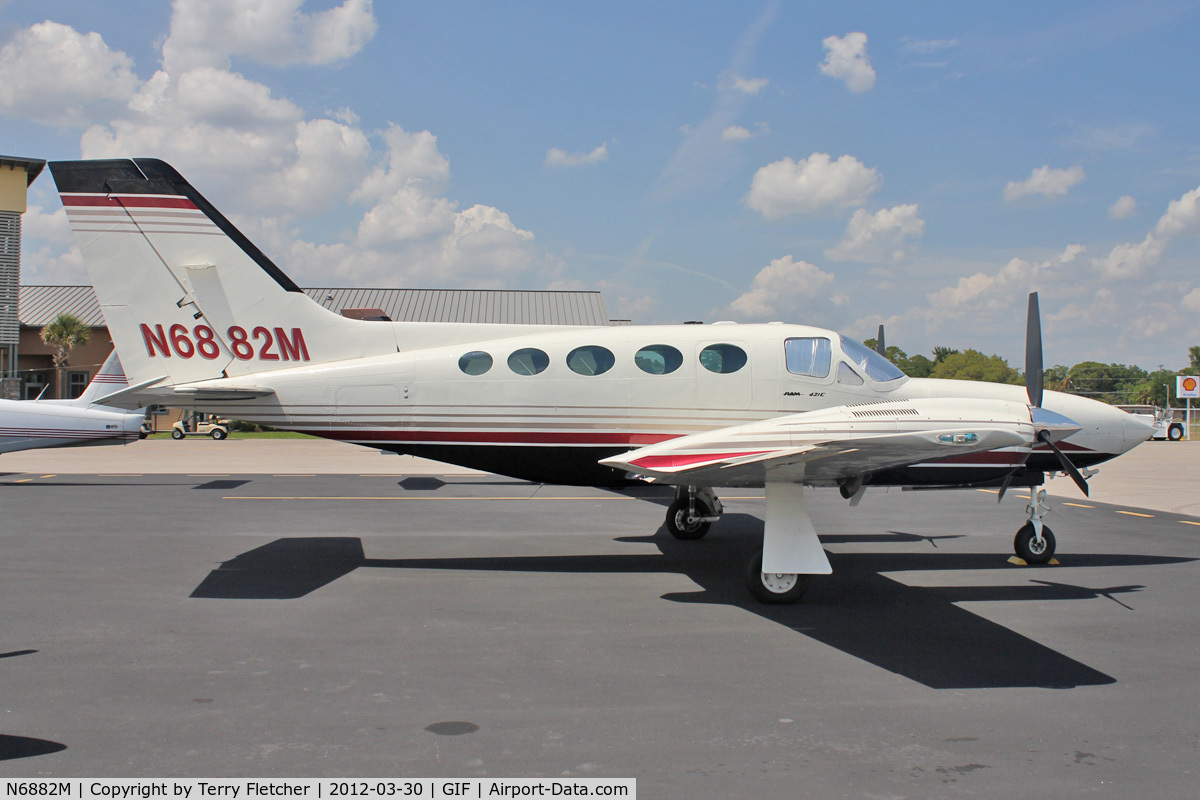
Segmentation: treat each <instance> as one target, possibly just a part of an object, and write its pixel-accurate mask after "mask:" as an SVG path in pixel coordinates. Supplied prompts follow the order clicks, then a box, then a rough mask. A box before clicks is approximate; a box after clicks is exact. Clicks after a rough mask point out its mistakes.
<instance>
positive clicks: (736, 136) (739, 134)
mask: <svg viewBox="0 0 1200 800" xmlns="http://www.w3.org/2000/svg"><path fill="white" fill-rule="evenodd" d="M770 132H771V130H770V128H768V127H767V123H765V122H760V123H758V124H757V125H755V126H754V130H753V131H751V130H750V129H748V128H743V127H742V126H741V125H730V126H729V127H728V128H726V129H725V130H723V131H721V141H723V142H744V141H746V140H747V139H754V138H757V137H759V136H766V135H767V134H768V133H770Z"/></svg>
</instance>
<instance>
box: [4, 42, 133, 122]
mask: <svg viewBox="0 0 1200 800" xmlns="http://www.w3.org/2000/svg"><path fill="white" fill-rule="evenodd" d="M137 87H138V78H137V76H136V75H135V74H134V73H133V60H132V59H130V58H129V56H127V55H125V53H122V52H121V51H119V50H111V49H109V47H108V45H107V44H105V43H104V40H103V39H102V38H101V37H100V34H98V33H86V34H84V33H80V32H79V31H77V30H75V29H74V28H72V27H70V26H68V25H61V24H59V23H57V22H49V21H47V22H40V23H38V24H37V25H34V26H32V27H30V28H27V29H25V30H21V31H18V32H17V34H16V35H15V36H13V38H12V39H11V40H10V41H9V42H8V43H7V44H6V45H4V48H3V49H0V112H3V113H4V114H7V115H9V116H14V117H21V118H23V119H28V120H32V121H33V122H39V123H43V124H46V125H61V126H69V125H77V124H80V123H82V122H83V121H84V120H86V119H88V118H90V117H92V116H94V115H97V114H113V113H119V111H120V109H121V108H123V107H124V106H125V104H126V103H128V102H129V100H130V99H131V98H132V97H133V96H134V94H135V92H136V91H137Z"/></svg>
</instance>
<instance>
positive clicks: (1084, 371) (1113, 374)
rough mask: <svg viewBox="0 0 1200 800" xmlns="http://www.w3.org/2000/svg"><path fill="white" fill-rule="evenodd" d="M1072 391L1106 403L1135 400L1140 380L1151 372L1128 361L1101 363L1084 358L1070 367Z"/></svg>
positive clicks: (1143, 379) (1142, 380) (1131, 401)
mask: <svg viewBox="0 0 1200 800" xmlns="http://www.w3.org/2000/svg"><path fill="white" fill-rule="evenodd" d="M1070 377H1071V391H1072V392H1073V393H1074V394H1082V395H1086V396H1088V397H1091V398H1094V399H1096V400H1103V401H1104V402H1106V403H1133V402H1137V401H1136V400H1134V399H1131V398H1133V397H1135V396H1136V394H1137V392H1138V389H1137V388H1136V387H1137V386H1138V384H1141V383H1142V382H1144V381H1145V380H1146V379H1147V378H1148V377H1149V373H1148V372H1146V370H1144V369H1142V368H1141V367H1137V366H1129V365H1126V364H1101V363H1100V362H1099V361H1082V362H1080V363H1078V364H1076V365H1075V366H1073V367H1071V376H1070Z"/></svg>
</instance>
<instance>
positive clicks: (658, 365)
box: [633, 344, 683, 375]
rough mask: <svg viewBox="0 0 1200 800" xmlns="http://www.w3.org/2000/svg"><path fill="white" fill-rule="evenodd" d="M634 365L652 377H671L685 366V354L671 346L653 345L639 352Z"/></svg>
mask: <svg viewBox="0 0 1200 800" xmlns="http://www.w3.org/2000/svg"><path fill="white" fill-rule="evenodd" d="M633 363H635V364H637V366H638V369H640V370H641V371H642V372H648V373H650V374H651V375H670V374H671V373H672V372H674V371H675V370H677V369H679V367H680V366H682V365H683V353H681V352H679V351H678V350H676V349H675V348H674V347H671V345H669V344H652V345H648V346H646V347H643V348H642V349H641V350H638V351H637V353H636V354H634V356H633Z"/></svg>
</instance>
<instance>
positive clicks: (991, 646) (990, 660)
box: [191, 514, 1194, 689]
mask: <svg viewBox="0 0 1200 800" xmlns="http://www.w3.org/2000/svg"><path fill="white" fill-rule="evenodd" d="M761 530H762V522H761V521H760V520H759V519H757V518H755V517H751V516H748V515H743V514H726V515H725V517H724V518H723V519H722V523H721V527H720V529H719V533H717V532H715V531H714V533H713V534H710V535H709V536H708V537H706V538H705V539H702V540H700V541H678V540H676V539H674V538H672V537H671V536H670V535H669V534H667V533H666V532H665V530H662V529H660V530H659V531H658V532H656V533H655V534H654V535H652V536H643V537H622V538H619V539H617V540H616V541H618V542H622V543H631V544H632V543H636V544H646V543H649V544H653V545H655V546H657V547H658V549H659V553H658V554H648V553H637V554H629V555H569V556H496V557H487V556H483V557H478V558H411V559H409V558H402V559H372V558H367V557H366V556H365V554H364V552H363V547H362V540H361V539H358V538H356V537H323V538H285V539H278V540H276V541H274V542H270V543H268V544H265V545H263V546H261V547H258V548H255V549H253V550H250V551H248V552H246V553H243V554H241V555H239V556H237V557H235V558H234V559H233V560H231V561H227V562H224V563H223V564H222V565H221V566H220V567H218V568H217V569H215V570H213V571H212V572H211V573H210V574H209V575H208V576H207V577H206V578H205V579H204V581H203V582H201V584H200V585H199V586H198V587H196V589H195V591H193V592H192V594H191V597H193V598H217V599H294V598H298V597H303V596H304V595H306V594H309V593H311V592H313V591H316V590H317V589H319V588H321V587H322V586H325V585H327V584H329V583H331V582H333V581H335V580H337V579H338V578H341V577H342V576H344V575H347V574H349V573H351V572H353V571H354V570H356V569H359V568H361V567H370V568H376V569H398V570H466V571H477V572H534V573H537V572H542V573H614V574H621V573H625V574H628V573H670V572H675V573H680V574H683V575H686V576H687V577H688V578H690V579H691V580H692V581H694V582H695V583H696V584H697V585H698V586H699V587H700V589H699V590H698V591H695V592H683V593H674V594H667V595H664V596H663V597H664V599H666V600H669V601H672V602H680V603H718V604H723V605H732V606H736V607H738V608H741V609H744V610H745V611H748V612H750V613H753V614H756V615H758V616H760V617H762V618H764V619H768V620H770V621H772V622H775V623H777V624H779V625H781V626H783V627H785V628H789V629H791V630H793V631H795V632H797V633H800V634H803V635H805V636H808V637H811V638H812V639H815V640H817V641H819V642H822V643H824V644H826V645H829V646H831V647H834V648H837V649H838V650H841V651H842V652H844V653H847V654H849V655H852V656H855V657H857V658H861V659H863V660H865V661H867V662H869V663H871V664H874V665H876V666H878V667H880V668H882V669H885V670H888V671H890V672H893V673H896V674H899V675H903V676H905V677H907V678H909V679H911V680H913V681H916V682H917V683H921V684H924V685H925V686H928V687H930V688H934V689H971V688H976V689H981V688H1000V687H1044V688H1073V687H1077V686H1096V685H1103V684H1110V683H1115V682H1116V679H1115V678H1113V677H1111V676H1109V675H1106V674H1104V673H1102V672H1099V671H1097V670H1095V669H1093V668H1091V667H1089V666H1087V665H1086V664H1082V663H1080V662H1078V661H1076V660H1074V659H1072V658H1069V657H1068V656H1065V655H1063V654H1062V653H1059V652H1057V651H1055V650H1052V649H1050V648H1049V647H1046V646H1045V645H1042V644H1039V643H1038V642H1035V641H1033V640H1032V639H1029V638H1028V637H1026V636H1023V635H1021V634H1019V633H1016V632H1014V631H1012V630H1009V629H1008V628H1005V627H1004V626H1002V625H999V624H997V623H995V622H992V621H990V620H988V619H985V618H984V617H981V616H979V615H977V614H975V613H972V612H971V611H968V610H966V609H964V608H962V607H960V606H958V605H957V603H964V602H1003V601H1013V600H1039V601H1066V600H1094V599H1099V598H1107V599H1109V600H1113V601H1114V602H1117V603H1119V604H1120V605H1122V606H1124V607H1125V608H1126V609H1130V606H1129V605H1127V604H1126V603H1124V602H1122V601H1121V600H1119V599H1118V597H1117V595H1123V594H1128V593H1132V592H1137V591H1139V590H1141V589H1142V588H1143V587H1142V586H1138V585H1127V586H1111V587H1106V588H1096V589H1093V588H1087V587H1083V586H1075V585H1071V584H1068V583H1063V582H1058V581H1051V580H1045V579H1035V578H1034V577H1033V576H1035V575H1036V576H1038V578H1050V577H1058V576H1059V575H1060V574H1061V568H1060V569H1055V570H1045V569H1029V570H1028V572H1027V573H1026V574H1028V575H1029V576H1030V580H1029V582H1028V583H1027V584H1021V585H998V586H951V587H929V586H909V585H906V584H904V583H902V582H900V581H899V580H896V579H893V578H891V577H888V574H891V573H900V572H911V571H941V572H945V571H971V570H991V569H998V568H1001V567H1003V566H1004V561H1003V558H1002V557H1000V556H998V555H996V554H993V553H954V552H947V551H946V550H945V549H942V550H938V549H935V548H937V540H938V539H943V538H957V537H953V536H948V537H925V536H917V535H914V534H907V533H900V532H887V533H882V534H869V535H864V536H855V535H832V536H822V537H821V538H822V541H823V542H824V543H825V544H833V543H851V542H853V543H874V542H878V543H889V544H904V543H913V544H917V545H920V546H921V547H922V549H921V550H919V551H914V552H886V553H830V554H829V557H830V562H831V563H832V565H833V571H834V574H833V575H832V576H829V577H821V578H817V579H815V580H814V582H813V586H812V588H811V589H809V591H808V594H807V595H806V596H805V598H804V602H802V603H800V604H797V605H788V606H766V605H760V604H758V603H756V602H755V601H753V600H752V599H751V598H750V597H749V595H748V594H747V593H746V591H745V589H744V587H743V583H742V575H741V569H740V568H739V569H730V565H731V564H737V565H741V564H743V563H745V561H746V559H748V558H749V556H750V552H751V550H753V549H756V548H757V547H758V546H759V544H758V542H759V541H760V536H761ZM929 545H933V547H929ZM1192 560H1194V559H1190V558H1181V557H1166V556H1142V555H1107V554H1081V553H1073V554H1070V556H1069V558H1067V559H1066V563H1065V566H1066V567H1069V568H1074V567H1134V566H1155V565H1162V564H1177V563H1183V562H1188V561H1192ZM1131 610H1132V609H1131ZM1029 613H1030V614H1031V615H1032V614H1036V613H1037V611H1036V609H1035V608H1033V607H1031V608H1030V610H1029ZM1122 613H1124V612H1122Z"/></svg>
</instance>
